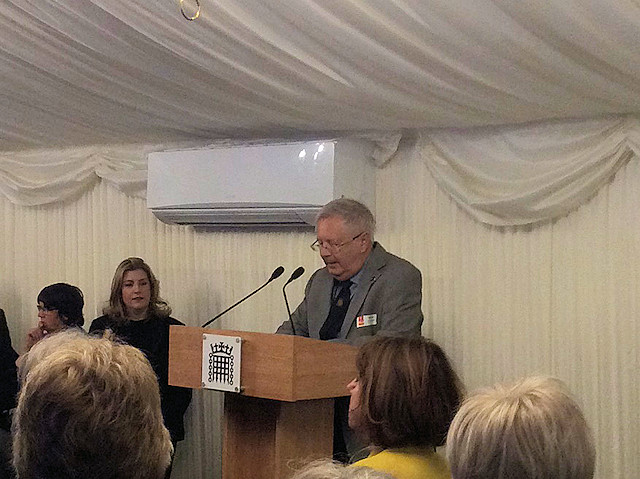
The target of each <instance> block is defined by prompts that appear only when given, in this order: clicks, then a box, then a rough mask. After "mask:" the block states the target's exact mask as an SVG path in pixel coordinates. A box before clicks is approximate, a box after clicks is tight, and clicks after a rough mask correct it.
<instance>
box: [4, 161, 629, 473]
mask: <svg viewBox="0 0 640 479" xmlns="http://www.w3.org/2000/svg"><path fill="white" fill-rule="evenodd" d="M376 189H377V191H376V194H377V211H376V215H377V218H378V224H379V227H378V233H377V239H378V240H379V241H380V242H381V243H382V244H383V245H384V246H385V248H387V249H388V250H389V251H392V252H394V253H396V254H399V255H401V256H404V257H406V258H407V259H409V260H410V261H412V262H414V264H416V265H417V266H418V267H419V268H420V269H421V271H422V272H423V275H424V282H425V288H424V304H423V309H424V310H425V313H426V315H427V318H428V319H427V321H426V323H425V327H424V330H423V332H424V334H425V335H426V336H430V337H432V338H434V339H435V340H436V341H438V342H439V343H441V344H442V345H443V346H444V347H445V349H446V350H447V351H448V352H449V354H450V355H451V357H452V359H453V360H454V362H455V364H456V365H457V367H458V369H459V371H460V373H461V375H462V377H463V379H464V381H465V383H466V385H467V387H468V389H470V390H473V389H475V388H476V387H478V386H482V385H487V384H490V383H493V382H495V381H500V380H503V379H511V378H514V377H517V376H520V375H524V374H529V373H547V374H554V375H557V376H559V377H561V378H562V379H564V380H565V381H566V382H568V384H569V386H570V387H571V389H572V390H573V391H574V392H575V393H576V394H577V395H578V397H579V399H580V402H581V404H582V405H583V407H584V409H585V411H586V414H587V417H588V419H589V422H590V423H591V425H592V427H593V428H594V431H595V433H596V438H597V447H598V455H599V458H598V475H597V477H598V478H601V479H613V478H620V479H622V478H629V477H634V476H636V475H637V471H638V470H639V469H640V467H639V466H640V464H639V459H638V457H640V450H639V446H638V444H640V426H639V425H638V421H637V410H638V409H639V408H640V392H639V391H640V388H638V385H637V382H638V381H637V377H638V372H637V371H638V366H639V365H640V363H639V361H638V349H639V347H638V346H639V342H640V335H639V334H638V326H637V324H638V322H637V317H638V314H639V312H640V299H639V294H638V291H639V290H640V254H639V253H640V213H639V212H638V207H637V203H638V201H637V198H638V192H640V166H639V165H638V162H631V163H630V164H629V165H628V166H627V167H626V168H625V169H623V170H622V171H620V172H619V174H618V175H617V177H616V179H615V180H614V182H613V183H612V184H611V185H609V186H607V187H606V188H604V189H603V190H602V191H601V192H600V193H599V194H598V195H597V196H596V197H595V198H594V199H593V200H592V201H591V202H590V203H588V204H587V205H585V206H583V207H581V208H580V209H578V210H577V211H575V212H573V213H572V214H570V215H569V216H567V217H566V218H562V219H560V220H557V221H555V222H553V223H549V224H545V225H542V226H538V227H532V228H508V229H500V228H495V227H487V226H485V225H482V224H479V223H477V222H475V221H474V220H472V219H470V218H469V217H468V216H467V215H466V214H465V213H464V212H462V211H461V210H460V209H459V208H458V207H457V206H455V205H454V204H453V202H452V201H451V200H450V199H449V198H448V196H446V194H444V193H443V192H441V191H440V190H439V189H438V188H437V186H436V185H435V183H434V181H433V179H432V178H431V176H430V174H429V173H428V171H427V169H426V167H425V166H424V165H422V164H421V163H420V162H419V161H418V160H416V159H404V160H403V159H398V160H396V161H393V162H391V164H390V165H388V166H387V167H386V168H384V169H382V170H379V171H378V179H377V185H376ZM0 224H2V228H1V230H0V273H1V274H0V307H2V308H3V309H4V310H5V312H6V313H7V318H8V319H9V321H10V329H11V332H12V335H13V337H14V343H16V345H17V346H18V348H21V347H22V338H23V337H24V334H25V333H26V331H27V330H28V329H29V328H30V327H32V326H33V325H34V324H35V322H36V310H35V301H36V296H37V294H38V291H39V290H40V289H41V288H42V287H44V286H46V285H47V284H50V283H53V282H57V281H66V282H70V283H72V284H76V285H77V286H79V287H80V288H81V289H82V290H83V291H84V292H85V296H86V303H87V305H86V307H85V317H86V318H87V326H88V324H89V322H90V321H91V319H92V318H93V317H95V316H97V315H98V314H99V312H100V309H101V307H102V305H103V302H104V301H105V300H106V299H107V298H108V294H109V284H110V281H111V276H112V274H113V271H114V269H115V267H116V265H117V264H118V263H119V262H120V261H121V260H122V259H123V258H125V257H127V256H132V255H137V256H142V257H143V258H145V260H147V261H148V263H149V264H150V265H151V267H152V268H153V269H154V271H155V273H156V275H157V276H158V278H159V279H160V281H161V293H162V295H163V296H164V297H165V299H167V300H168V301H169V302H170V304H171V305H172V306H173V308H174V316H175V317H177V318H178V319H181V320H182V321H183V322H185V323H186V324H188V325H194V326H195V325H199V324H201V323H203V322H204V321H206V320H207V319H208V318H210V317H212V316H213V315H215V314H216V313H217V312H219V311H220V310H222V309H224V308H225V307H226V306H227V305H229V304H231V303H233V302H235V300H237V299H239V298H240V297H242V296H244V295H245V294H246V293H248V292H249V291H251V290H252V289H254V288H256V287H257V286H259V285H260V284H262V283H263V282H264V281H265V280H266V278H267V277H268V276H269V275H270V273H271V271H272V270H273V269H274V268H275V267H276V266H278V265H280V264H282V265H284V266H285V267H286V268H287V270H288V272H290V271H292V270H293V269H294V268H295V267H297V266H298V265H303V266H305V268H307V273H305V275H304V276H303V278H302V279H301V280H300V281H298V282H297V283H294V284H292V285H291V287H290V289H288V290H287V291H288V292H289V293H290V301H291V303H292V305H294V304H297V303H298V302H299V300H300V299H301V297H302V293H303V288H304V282H305V280H306V279H307V278H308V277H309V274H310V272H311V271H312V270H313V269H314V268H316V267H318V266H319V265H320V261H319V259H318V258H317V257H316V256H315V255H314V253H313V252H312V251H311V250H310V249H309V247H308V245H309V244H310V243H311V242H312V241H313V239H314V235H313V233H291V232H288V233H260V232H252V233H211V232H209V233H203V232H195V231H194V230H192V229H191V228H185V227H177V226H175V227H173V226H167V225H163V224H161V223H159V222H158V221H157V220H155V218H154V217H153V216H152V215H151V214H150V213H149V212H148V211H147V210H146V206H145V202H144V201H143V200H139V199H133V198H129V197H126V196H124V195H123V194H121V193H119V192H117V191H116V190H113V189H111V188H109V187H107V186H105V185H104V184H103V185H99V186H97V187H96V188H94V189H93V190H92V191H89V192H87V193H85V194H84V195H83V196H82V197H80V198H78V199H77V200H74V201H71V202H68V203H65V204H61V205H54V206H44V207H37V208H24V207H18V206H15V205H13V204H11V203H9V202H8V201H7V200H6V199H4V198H0ZM281 284H282V283H281V282H278V283H276V284H275V285H272V286H270V287H269V288H268V289H266V290H265V291H262V292H261V293H260V294H259V296H256V297H254V298H252V299H250V300H249V301H248V302H247V303H245V304H244V305H242V306H241V307H239V308H237V309H236V310H235V311H233V312H231V313H229V314H228V315H227V316H225V318H224V319H221V320H220V322H219V323H218V325H219V326H220V327H230V328H231V327H233V328H236V329H246V330H256V331H264V332H268V331H272V330H274V329H275V327H276V326H277V325H278V324H279V322H280V321H281V320H282V319H284V317H285V315H286V312H285V307H284V303H283V300H282V294H281V291H280V289H281ZM219 409H220V400H219V396H217V395H216V393H200V392H198V393H196V394H195V396H194V403H193V406H192V407H191V408H190V411H189V412H188V426H187V434H188V439H187V440H186V441H185V442H183V443H181V444H180V446H179V449H178V457H177V463H176V466H175V472H174V477H175V478H178V479H179V478H185V479H186V478H194V479H196V478H205V477H206V478H209V477H218V474H219V457H220V450H219V448H220V443H219V437H218V436H217V421H218V416H217V415H218V413H219Z"/></svg>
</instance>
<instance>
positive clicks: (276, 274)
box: [269, 266, 284, 281]
mask: <svg viewBox="0 0 640 479" xmlns="http://www.w3.org/2000/svg"><path fill="white" fill-rule="evenodd" d="M282 273H284V266H278V267H277V268H276V269H274V270H273V273H271V278H269V281H273V280H274V279H276V278H279V277H280V276H282Z"/></svg>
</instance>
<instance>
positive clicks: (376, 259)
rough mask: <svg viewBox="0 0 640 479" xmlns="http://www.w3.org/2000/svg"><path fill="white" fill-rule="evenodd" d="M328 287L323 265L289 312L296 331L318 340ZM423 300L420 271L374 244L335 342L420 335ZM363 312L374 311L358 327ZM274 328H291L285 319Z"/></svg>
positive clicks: (326, 308) (287, 330)
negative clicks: (382, 336)
mask: <svg viewBox="0 0 640 479" xmlns="http://www.w3.org/2000/svg"><path fill="white" fill-rule="evenodd" d="M332 288H333V276H331V275H330V274H329V273H328V272H327V269H326V268H322V269H319V270H317V271H316V272H315V273H313V275H311V278H310V279H309V282H308V283H307V286H306V289H305V297H304V300H303V301H302V303H300V305H299V306H298V307H297V309H296V310H295V311H294V312H293V314H292V319H293V322H294V325H295V333H296V335H299V336H307V337H311V338H315V339H320V336H319V334H320V328H321V327H322V325H323V324H324V322H325V320H326V319H327V315H328V314H329V308H330V305H331V292H332ZM421 303H422V275H421V274H420V271H419V270H418V269H417V268H416V267H415V266H413V265H412V264H411V263H409V262H408V261H406V260H404V259H402V258H399V257H397V256H394V255H392V254H391V253H387V252H386V251H385V249H384V248H383V247H382V246H381V245H380V244H378V243H374V245H373V249H372V251H371V253H370V255H369V257H368V258H367V261H366V262H365V264H364V266H363V269H362V274H361V276H360V281H359V283H358V287H357V288H356V291H355V293H354V295H353V297H352V298H351V303H350V304H349V309H348V310H347V314H346V316H345V320H344V323H343V324H342V328H341V330H340V334H339V336H338V338H337V341H341V342H346V343H349V344H353V345H360V344H363V343H365V342H366V341H368V340H369V339H371V338H372V337H373V336H375V335H377V334H381V335H386V336H420V334H421V326H422V321H423V315H422V309H421ZM363 315H375V320H374V319H373V318H372V317H371V316H369V318H368V321H366V323H367V325H360V327H358V324H357V321H356V320H357V318H358V317H359V316H363ZM372 323H373V324H372ZM276 332H277V333H279V334H292V332H293V331H292V329H291V324H290V323H289V321H285V322H284V323H282V324H281V325H280V327H279V328H278V330H277V331H276ZM332 341H336V340H332Z"/></svg>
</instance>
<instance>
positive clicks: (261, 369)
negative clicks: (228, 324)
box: [169, 326, 357, 479]
mask: <svg viewBox="0 0 640 479" xmlns="http://www.w3.org/2000/svg"><path fill="white" fill-rule="evenodd" d="M204 333H210V334H220V335H224V336H239V337H241V338H242V366H241V371H240V378H241V379H240V381H241V386H242V389H243V391H242V393H241V394H237V393H225V397H224V419H223V422H224V423H223V446H222V449H223V452H222V456H223V457H222V477H223V479H243V478H249V477H250V478H255V479H283V478H285V477H287V476H289V475H291V467H290V466H291V464H296V463H298V464H299V463H303V462H306V461H308V460H312V459H317V458H321V457H331V453H332V449H333V402H334V401H333V398H335V397H339V396H346V395H347V394H348V393H347V389H346V385H347V384H348V383H349V381H351V380H352V379H353V378H354V377H355V376H356V367H355V358H356V354H357V348H355V347H353V346H348V345H345V344H337V343H330V342H326V341H318V340H315V339H309V338H303V337H299V336H287V335H278V334H264V333H250V332H245V331H226V330H214V329H202V328H194V327H187V326H171V328H170V333H169V384H171V385H173V386H184V387H189V388H194V389H200V388H202V338H203V336H202V335H203V334H204Z"/></svg>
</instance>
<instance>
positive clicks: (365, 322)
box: [356, 314, 378, 328]
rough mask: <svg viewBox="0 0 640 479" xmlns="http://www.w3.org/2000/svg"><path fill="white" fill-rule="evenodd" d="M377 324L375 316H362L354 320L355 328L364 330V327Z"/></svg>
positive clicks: (376, 316)
mask: <svg viewBox="0 0 640 479" xmlns="http://www.w3.org/2000/svg"><path fill="white" fill-rule="evenodd" d="M376 324H378V315H377V314H364V315H362V316H358V317H357V318H356V326H357V327H358V328H364V327H365V326H375V325H376Z"/></svg>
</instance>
